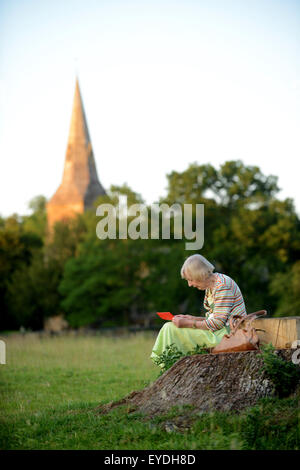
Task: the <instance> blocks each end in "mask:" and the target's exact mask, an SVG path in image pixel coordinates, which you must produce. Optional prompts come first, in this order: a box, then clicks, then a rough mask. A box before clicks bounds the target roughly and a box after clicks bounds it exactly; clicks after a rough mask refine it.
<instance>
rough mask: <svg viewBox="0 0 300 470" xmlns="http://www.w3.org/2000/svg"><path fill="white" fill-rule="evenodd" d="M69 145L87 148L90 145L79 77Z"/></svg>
mask: <svg viewBox="0 0 300 470" xmlns="http://www.w3.org/2000/svg"><path fill="white" fill-rule="evenodd" d="M68 143H69V144H71V145H76V144H80V143H84V144H85V145H86V146H87V145H88V144H89V143H90V136H89V131H88V127H87V123H86V117H85V112H84V108H83V103H82V98H81V94H80V88H79V82H78V78H77V77H76V83H75V93H74V99H73V110H72V116H71V125H70V132H69V140H68Z"/></svg>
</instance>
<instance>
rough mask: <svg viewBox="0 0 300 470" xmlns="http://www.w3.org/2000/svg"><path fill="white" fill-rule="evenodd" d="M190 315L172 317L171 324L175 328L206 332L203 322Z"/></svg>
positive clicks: (206, 327)
mask: <svg viewBox="0 0 300 470" xmlns="http://www.w3.org/2000/svg"><path fill="white" fill-rule="evenodd" d="M187 317H192V315H174V317H173V318H172V322H173V323H174V325H176V326H177V328H197V329H199V330H208V329H209V328H208V326H207V325H206V322H205V320H204V319H203V320H202V319H201V318H200V317H192V318H187Z"/></svg>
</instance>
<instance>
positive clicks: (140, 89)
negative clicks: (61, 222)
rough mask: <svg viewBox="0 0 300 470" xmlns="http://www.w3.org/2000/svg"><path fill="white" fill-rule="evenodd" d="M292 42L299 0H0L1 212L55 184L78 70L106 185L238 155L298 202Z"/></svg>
mask: <svg viewBox="0 0 300 470" xmlns="http://www.w3.org/2000/svg"><path fill="white" fill-rule="evenodd" d="M299 46H300V1H299V0H297V1H296V0H293V1H292V0H178V1H167V0H158V1H156V0H148V1H146V0H139V1H129V0H119V1H117V0H0V214H1V215H2V216H8V215H9V214H11V213H13V212H17V213H19V214H26V213H28V202H29V201H30V199H32V198H33V197H34V196H37V195H39V194H43V195H45V196H46V197H47V198H50V197H51V196H52V195H53V194H54V192H55V191H56V189H57V187H58V186H59V184H60V182H61V178H62V172H63V165H64V158H65V151H66V145H67V138H68V132H69V125H70V117H71V109H72V101H73V94H74V87H75V76H76V73H77V74H78V76H79V83H80V87H81V92H82V98H83V102H84V107H85V111H86V116H87V122H88V126H89V131H90V136H91V140H92V145H93V149H94V154H95V159H96V165H97V170H98V175H99V179H100V181H101V183H102V185H103V186H104V187H105V188H108V187H109V186H110V185H111V184H117V185H119V184H120V185H121V184H123V183H124V182H127V184H128V185H129V186H130V187H131V188H132V189H133V190H135V191H137V192H139V193H141V195H142V196H143V197H144V198H145V199H146V201H147V203H149V204H150V203H152V202H155V201H157V199H158V198H159V197H160V196H163V195H164V194H165V188H166V185H167V179H166V174H167V173H170V172H171V171H172V170H176V171H183V170H185V169H186V168H187V167H188V165H189V163H192V162H198V163H199V164H202V163H211V164H212V165H214V166H216V167H219V165H220V164H221V163H222V162H224V161H226V160H237V159H241V160H242V161H243V162H244V163H245V164H249V165H258V166H259V167H260V168H261V170H262V171H263V172H264V173H265V174H266V175H269V174H274V175H277V176H278V177H279V186H280V188H282V191H281V192H280V194H279V197H280V198H285V197H291V198H293V199H294V201H295V205H296V208H297V210H298V212H299V211H300V191H299V186H300V182H299V178H300V172H299V169H300V164H299V160H300V53H299V48H300V47H299Z"/></svg>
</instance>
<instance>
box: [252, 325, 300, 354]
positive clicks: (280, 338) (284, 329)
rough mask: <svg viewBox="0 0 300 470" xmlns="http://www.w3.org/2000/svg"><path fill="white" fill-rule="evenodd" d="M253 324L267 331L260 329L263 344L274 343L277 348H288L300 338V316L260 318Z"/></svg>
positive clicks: (259, 334)
mask: <svg viewBox="0 0 300 470" xmlns="http://www.w3.org/2000/svg"><path fill="white" fill-rule="evenodd" d="M253 326H254V327H255V328H258V329H262V330H265V331H258V332H257V334H258V336H259V339H260V342H261V344H266V343H272V344H273V346H274V347H275V348H276V349H286V348H290V347H291V346H292V343H293V342H294V341H296V340H300V317H273V318H258V319H256V320H254V322H253Z"/></svg>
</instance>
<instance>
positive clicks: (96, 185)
mask: <svg viewBox="0 0 300 470" xmlns="http://www.w3.org/2000/svg"><path fill="white" fill-rule="evenodd" d="M103 194H105V190H104V188H103V187H102V185H101V184H100V182H99V179H98V175H97V169H96V164H95V159H94V154H93V149H92V144H91V139H90V135H89V131H88V126H87V121H86V117H85V112H84V107H83V101H82V98H81V93H80V88H79V82H78V78H76V83H75V93H74V99H73V109H72V115H71V124H70V130H69V137H68V143H67V151H66V157H65V166H64V172H63V178H62V183H61V185H60V186H59V188H58V189H57V191H56V193H55V194H54V196H53V197H52V198H51V199H50V201H49V202H48V204H47V215H48V224H49V228H51V227H52V226H53V224H54V223H55V222H56V221H58V220H62V219H68V218H70V217H74V216H75V214H76V213H78V212H79V213H82V212H84V210H86V209H88V208H91V207H92V205H93V202H94V200H95V199H96V198H97V197H98V196H100V195H103Z"/></svg>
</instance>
